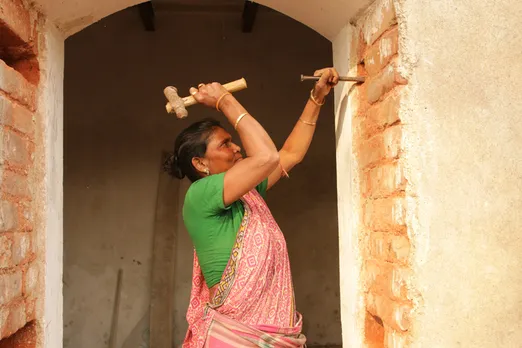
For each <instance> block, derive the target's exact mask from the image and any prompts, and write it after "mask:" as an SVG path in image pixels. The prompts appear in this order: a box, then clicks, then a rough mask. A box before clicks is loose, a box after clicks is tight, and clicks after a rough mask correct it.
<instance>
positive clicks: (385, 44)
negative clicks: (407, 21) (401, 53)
mask: <svg viewBox="0 0 522 348" xmlns="http://www.w3.org/2000/svg"><path fill="white" fill-rule="evenodd" d="M398 50H399V28H397V27H395V28H393V29H392V30H390V31H389V32H387V33H385V34H384V35H383V36H382V37H381V38H380V39H379V41H377V42H376V43H375V44H373V45H372V46H371V47H370V48H369V49H368V51H367V52H366V56H365V57H364V67H365V69H366V71H367V72H368V75H369V76H374V75H376V74H377V73H378V72H379V71H381V70H382V68H383V67H385V66H386V65H387V64H388V63H389V62H390V60H391V59H392V57H393V56H394V55H395V54H397V52H398Z"/></svg>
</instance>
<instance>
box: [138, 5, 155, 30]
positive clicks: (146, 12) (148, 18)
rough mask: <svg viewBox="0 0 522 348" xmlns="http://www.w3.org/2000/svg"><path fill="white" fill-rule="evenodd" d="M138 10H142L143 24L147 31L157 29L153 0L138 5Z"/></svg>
mask: <svg viewBox="0 0 522 348" xmlns="http://www.w3.org/2000/svg"><path fill="white" fill-rule="evenodd" d="M138 10H139V11H140V17H141V21H142V22H143V26H144V27H145V30H147V31H155V30H156V25H155V21H154V17H155V14H154V6H153V5H152V1H147V2H143V3H141V4H139V5H138Z"/></svg>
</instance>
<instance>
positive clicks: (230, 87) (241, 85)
mask: <svg viewBox="0 0 522 348" xmlns="http://www.w3.org/2000/svg"><path fill="white" fill-rule="evenodd" d="M223 87H224V88H225V89H226V90H227V91H229V92H230V93H234V92H237V91H240V90H242V89H245V88H247V82H246V80H245V79H244V78H240V79H239V80H235V81H232V82H229V83H226V84H224V85H223ZM197 103H198V102H197V100H196V99H194V97H193V96H191V95H190V96H188V97H185V98H183V104H184V105H185V107H187V106H191V105H194V104H197ZM166 108H167V111H168V112H169V113H171V112H173V107H172V106H171V105H170V103H167V107H166Z"/></svg>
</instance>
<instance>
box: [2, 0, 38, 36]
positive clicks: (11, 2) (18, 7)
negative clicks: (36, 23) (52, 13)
mask: <svg viewBox="0 0 522 348" xmlns="http://www.w3.org/2000/svg"><path fill="white" fill-rule="evenodd" d="M0 26H1V27H3V28H4V29H3V30H6V29H8V30H10V31H11V32H13V33H14V34H15V35H16V38H11V40H12V42H5V43H6V44H10V45H16V44H19V43H20V42H25V43H28V42H29V41H31V34H32V31H31V18H30V15H29V11H27V9H25V7H24V6H23V3H22V1H17V0H0ZM3 34H5V33H3Z"/></svg>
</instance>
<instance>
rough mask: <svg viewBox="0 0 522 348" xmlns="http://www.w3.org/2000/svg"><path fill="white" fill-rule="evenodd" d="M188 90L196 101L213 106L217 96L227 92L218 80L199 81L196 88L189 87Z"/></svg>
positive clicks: (217, 98)
mask: <svg viewBox="0 0 522 348" xmlns="http://www.w3.org/2000/svg"><path fill="white" fill-rule="evenodd" d="M189 92H190V94H191V95H192V96H193V97H194V99H196V101H197V102H198V103H200V104H203V105H206V106H208V107H210V108H215V107H216V103H217V102H218V100H219V98H220V97H221V96H223V95H224V94H225V93H227V90H226V89H225V87H223V86H222V85H221V84H220V83H219V82H212V83H209V84H202V83H201V84H199V86H198V88H194V87H191V88H190V90H189Z"/></svg>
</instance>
